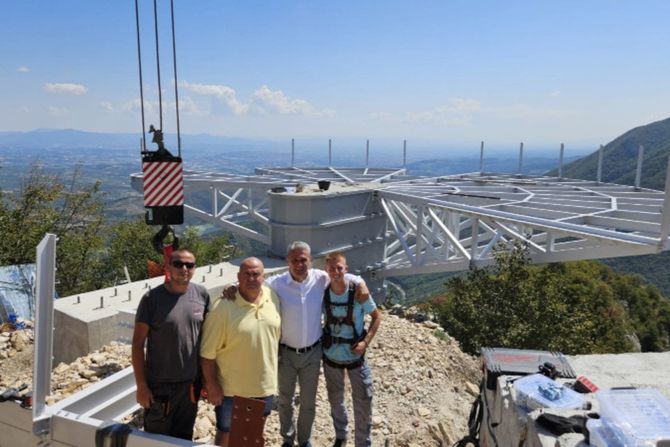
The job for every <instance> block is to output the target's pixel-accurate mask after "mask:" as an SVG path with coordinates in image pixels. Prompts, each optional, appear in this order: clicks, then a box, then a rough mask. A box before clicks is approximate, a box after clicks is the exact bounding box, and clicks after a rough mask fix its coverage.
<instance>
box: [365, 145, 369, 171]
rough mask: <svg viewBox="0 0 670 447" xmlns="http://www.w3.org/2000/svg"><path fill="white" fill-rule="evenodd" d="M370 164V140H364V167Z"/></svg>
mask: <svg viewBox="0 0 670 447" xmlns="http://www.w3.org/2000/svg"><path fill="white" fill-rule="evenodd" d="M368 166H370V140H367V141H366V142H365V167H366V168H367V167H368Z"/></svg>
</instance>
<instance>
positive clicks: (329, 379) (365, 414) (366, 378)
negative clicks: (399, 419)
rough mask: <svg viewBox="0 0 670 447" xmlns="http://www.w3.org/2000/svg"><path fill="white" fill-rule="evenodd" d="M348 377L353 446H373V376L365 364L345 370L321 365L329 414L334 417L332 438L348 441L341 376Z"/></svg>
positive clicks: (347, 422)
mask: <svg viewBox="0 0 670 447" xmlns="http://www.w3.org/2000/svg"><path fill="white" fill-rule="evenodd" d="M345 374H347V375H348V376H349V383H351V397H352V400H353V403H354V422H355V435H354V440H355V446H356V447H364V446H365V447H367V446H371V445H372V375H371V373H370V367H369V366H368V363H367V361H365V362H363V364H362V365H361V366H359V367H358V368H352V369H346V368H337V367H334V366H330V365H328V364H326V363H325V362H324V364H323V375H324V377H325V378H326V389H327V390H328V401H329V402H330V415H331V416H332V417H333V426H334V427H335V437H336V438H337V439H347V425H348V424H349V417H348V415H347V407H346V405H345V404H344V375H345Z"/></svg>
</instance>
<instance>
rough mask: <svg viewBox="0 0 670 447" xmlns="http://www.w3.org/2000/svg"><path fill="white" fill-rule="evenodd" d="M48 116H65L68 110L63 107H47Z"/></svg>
mask: <svg viewBox="0 0 670 447" xmlns="http://www.w3.org/2000/svg"><path fill="white" fill-rule="evenodd" d="M48 112H49V115H52V116H65V115H67V113H68V110H67V109H66V108H65V107H53V106H51V107H49V109H48Z"/></svg>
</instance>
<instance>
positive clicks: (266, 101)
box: [252, 85, 336, 118]
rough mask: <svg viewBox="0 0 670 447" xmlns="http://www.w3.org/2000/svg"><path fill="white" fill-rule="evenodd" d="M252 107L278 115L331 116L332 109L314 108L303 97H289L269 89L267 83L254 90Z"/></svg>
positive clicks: (333, 111)
mask: <svg viewBox="0 0 670 447" xmlns="http://www.w3.org/2000/svg"><path fill="white" fill-rule="evenodd" d="M252 104H253V106H254V109H255V110H257V111H259V112H261V113H276V114H279V115H308V116H317V117H321V118H332V117H333V116H335V114H336V112H335V110H333V109H323V110H314V106H312V104H310V103H309V102H308V101H306V100H304V99H291V98H290V97H289V96H287V95H286V94H284V92H283V91H281V90H270V88H269V87H268V86H267V85H264V86H262V87H261V88H259V89H258V90H256V91H255V92H254V95H253V98H252Z"/></svg>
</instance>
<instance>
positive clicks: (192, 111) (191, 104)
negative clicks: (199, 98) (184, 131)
mask: <svg viewBox="0 0 670 447" xmlns="http://www.w3.org/2000/svg"><path fill="white" fill-rule="evenodd" d="M173 108H174V107H173ZM179 112H181V113H186V114H188V115H198V116H204V115H207V113H205V112H203V111H202V110H200V108H199V107H198V105H197V104H196V103H195V101H193V98H191V97H190V96H184V97H183V98H181V99H180V100H179Z"/></svg>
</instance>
